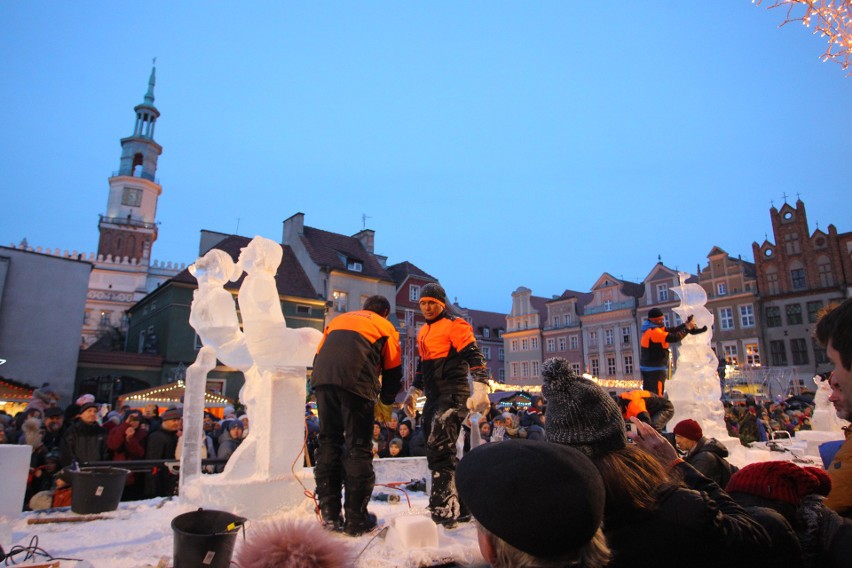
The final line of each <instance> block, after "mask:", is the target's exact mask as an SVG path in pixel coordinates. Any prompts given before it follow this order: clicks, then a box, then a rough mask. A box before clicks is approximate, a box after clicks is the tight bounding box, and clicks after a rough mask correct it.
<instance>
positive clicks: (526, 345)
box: [521, 338, 530, 351]
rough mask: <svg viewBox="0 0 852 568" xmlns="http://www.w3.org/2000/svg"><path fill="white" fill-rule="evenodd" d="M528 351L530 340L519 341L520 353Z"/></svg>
mask: <svg viewBox="0 0 852 568" xmlns="http://www.w3.org/2000/svg"><path fill="white" fill-rule="evenodd" d="M529 350H530V340H529V339H527V338H524V339H521V351H529Z"/></svg>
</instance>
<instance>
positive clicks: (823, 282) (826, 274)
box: [817, 256, 834, 288]
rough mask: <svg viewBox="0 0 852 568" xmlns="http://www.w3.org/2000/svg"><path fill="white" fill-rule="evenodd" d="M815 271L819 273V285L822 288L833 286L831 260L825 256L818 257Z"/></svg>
mask: <svg viewBox="0 0 852 568" xmlns="http://www.w3.org/2000/svg"><path fill="white" fill-rule="evenodd" d="M817 273H818V274H819V285H820V286H821V287H823V288H830V287H831V286H834V274H832V272H831V261H830V260H829V259H828V257H827V256H821V257H819V260H817Z"/></svg>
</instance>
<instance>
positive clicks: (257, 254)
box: [237, 236, 284, 274]
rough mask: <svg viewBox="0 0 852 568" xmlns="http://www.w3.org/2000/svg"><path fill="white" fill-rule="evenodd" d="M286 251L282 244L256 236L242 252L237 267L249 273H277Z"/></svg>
mask: <svg viewBox="0 0 852 568" xmlns="http://www.w3.org/2000/svg"><path fill="white" fill-rule="evenodd" d="M283 255H284V252H283V250H282V249H281V245H280V244H278V243H276V242H275V241H273V240H272V239H267V238H264V237H259V236H258V237H255V238H253V239H252V240H251V242H250V243H249V244H248V246H246V247H243V248H242V249H241V252H240V260H239V261H238V262H237V268H238V269H239V270H240V272H242V271H245V272H246V273H247V274H257V273H267V274H275V272H276V271H277V270H278V265H279V264H281V258H282V257H283Z"/></svg>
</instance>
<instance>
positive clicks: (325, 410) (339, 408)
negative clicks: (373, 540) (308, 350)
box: [314, 385, 376, 522]
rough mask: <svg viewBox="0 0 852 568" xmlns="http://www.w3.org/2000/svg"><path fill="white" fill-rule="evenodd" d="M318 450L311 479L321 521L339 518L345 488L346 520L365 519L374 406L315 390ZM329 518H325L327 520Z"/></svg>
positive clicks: (332, 389) (326, 388)
mask: <svg viewBox="0 0 852 568" xmlns="http://www.w3.org/2000/svg"><path fill="white" fill-rule="evenodd" d="M315 393H316V399H317V415H318V416H319V438H318V441H319V447H318V448H317V450H316V454H315V455H316V466H315V467H314V479H315V480H316V484H317V492H316V494H317V499H318V500H319V505H320V510H321V512H322V515H323V520H332V519H333V518H334V517H336V516H338V515H340V498H341V489H342V488H343V487H344V486H345V487H346V501H345V503H344V509H345V511H346V520H347V521H352V522H358V521H360V520H363V519H364V518H366V515H367V503H368V502H369V500H370V496H371V495H372V493H373V485H375V483H376V474H375V473H374V472H373V442H372V440H371V439H370V437H371V436H372V434H373V408H374V406H375V402H374V401H372V400H367V399H365V398H361V397H359V396H356V395H354V394H352V393H351V392H349V391H347V390H344V389H342V388H339V387H336V386H330V385H322V386H317V387H316V389H315ZM327 515H328V516H329V517H330V518H326V516H327Z"/></svg>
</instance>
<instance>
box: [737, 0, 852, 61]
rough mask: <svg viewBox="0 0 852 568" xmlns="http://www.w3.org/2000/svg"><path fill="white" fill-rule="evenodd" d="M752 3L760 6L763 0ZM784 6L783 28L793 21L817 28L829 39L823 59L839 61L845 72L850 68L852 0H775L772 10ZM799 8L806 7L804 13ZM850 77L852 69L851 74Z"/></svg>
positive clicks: (816, 31)
mask: <svg viewBox="0 0 852 568" xmlns="http://www.w3.org/2000/svg"><path fill="white" fill-rule="evenodd" d="M752 2H754V4H755V5H756V6H759V5H760V4H761V2H762V0H752ZM781 6H786V7H787V15H786V16H785V18H784V21H783V22H781V25H780V26H779V27H781V26H784V25H786V24H789V23H790V22H802V24H803V25H805V26H808V27H813V28H814V32H813V33H814V34H817V33H818V34H820V36H821V37H824V38H826V41H827V42H828V47H826V49H825V51H824V52H823V54H822V55H821V56H820V57H821V58H822V60H823V61H829V60H831V61H835V62H837V63H839V64H840V66H841V68H842V69H843V70H844V71H845V70H846V69H848V68H849V65H850V61H849V60H850V58H852V0H774V3H773V4H772V5H771V6H769V9H772V8H780V7H781ZM798 8H804V13H803V14H802V13H800V12H799V10H798ZM794 12H796V14H794ZM797 14H799V15H797ZM850 76H852V71H850V72H849V75H847V77H850Z"/></svg>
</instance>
